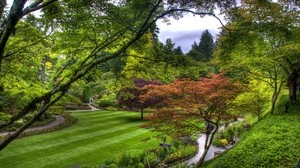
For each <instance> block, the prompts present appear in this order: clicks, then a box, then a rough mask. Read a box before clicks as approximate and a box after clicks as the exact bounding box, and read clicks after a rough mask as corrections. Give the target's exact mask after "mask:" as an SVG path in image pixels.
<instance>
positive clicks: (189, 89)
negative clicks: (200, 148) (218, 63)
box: [140, 74, 238, 166]
mask: <svg viewBox="0 0 300 168" xmlns="http://www.w3.org/2000/svg"><path fill="white" fill-rule="evenodd" d="M144 89H145V90H146V92H145V94H143V95H141V96H140V99H141V100H142V101H147V100H148V99H151V98H153V97H156V98H159V99H161V100H162V101H161V102H160V103H163V104H165V105H167V106H166V107H165V108H164V109H162V110H157V112H154V113H152V115H150V116H149V117H148V119H149V120H150V124H152V125H155V126H156V127H159V126H160V125H164V124H169V125H172V127H173V128H175V130H176V132H177V133H179V132H180V131H178V130H184V129H185V128H186V127H189V126H194V127H196V128H198V131H203V130H200V129H203V128H202V127H198V125H197V123H196V124H195V122H191V121H195V120H197V121H198V123H200V122H202V123H203V122H205V123H206V124H207V127H206V128H205V129H206V130H205V134H206V140H205V146H204V153H203V155H202V156H201V158H200V160H199V161H198V164H197V165H198V166H199V165H201V164H202V163H203V161H204V158H205V156H206V154H207V152H208V149H209V147H210V146H211V143H212V140H213V137H214V135H215V133H216V132H217V130H218V129H219V125H220V121H221V120H228V119H229V118H231V117H232V115H231V114H230V113H229V112H228V109H229V107H230V103H231V101H232V100H233V99H234V98H235V97H236V95H237V93H238V89H237V87H236V85H235V84H234V83H233V82H231V81H230V79H229V78H226V77H224V76H223V75H222V74H213V75H211V76H210V77H209V78H201V79H199V80H192V79H181V80H176V81H174V82H173V83H171V84H168V85H159V86H158V85H148V86H145V88H144Z"/></svg>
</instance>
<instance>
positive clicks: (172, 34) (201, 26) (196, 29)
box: [157, 14, 225, 53]
mask: <svg viewBox="0 0 300 168" xmlns="http://www.w3.org/2000/svg"><path fill="white" fill-rule="evenodd" d="M220 19H222V22H223V23H224V24H225V21H224V20H223V17H222V16H221V17H220ZM170 20H171V24H170V25H167V23H163V22H162V20H160V21H158V22H157V25H158V27H159V29H160V33H159V40H160V41H161V42H163V43H165V41H166V39H167V38H171V39H172V41H173V43H175V45H176V46H181V48H182V50H183V52H184V53H186V52H188V51H189V50H190V49H191V46H192V44H193V43H194V41H196V42H197V43H199V41H200V36H201V34H202V32H203V31H204V30H206V29H207V30H208V31H209V32H210V33H211V34H212V35H213V36H214V38H215V37H216V35H217V34H218V33H219V32H220V27H222V25H221V24H220V22H219V21H218V20H217V19H216V18H214V17H212V16H205V17H204V18H201V17H200V16H193V15H192V14H187V15H186V16H184V17H183V18H181V19H179V20H174V19H170ZM214 40H215V39H214Z"/></svg>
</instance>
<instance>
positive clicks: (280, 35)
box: [215, 1, 299, 114]
mask: <svg viewBox="0 0 300 168" xmlns="http://www.w3.org/2000/svg"><path fill="white" fill-rule="evenodd" d="M298 12H299V11H286V10H285V8H284V6H283V5H281V4H279V3H275V2H271V1H243V5H242V6H241V7H240V8H236V9H234V10H232V11H231V12H229V14H230V15H229V16H228V18H229V19H230V20H231V22H230V23H229V24H228V26H227V28H229V29H230V30H231V31H230V32H224V33H221V35H220V37H219V39H218V47H217V51H216V52H215V56H216V57H217V59H216V60H217V62H218V63H219V65H220V66H221V70H222V71H227V72H228V74H231V76H235V77H237V78H240V80H244V82H248V81H247V80H248V79H250V78H255V79H257V80H259V81H261V82H264V83H266V84H268V85H269V86H270V87H271V88H272V89H273V93H272V95H271V97H272V99H271V110H270V113H271V114H273V113H274V107H275V104H276V102H277V99H278V95H279V94H280V92H281V89H282V87H283V86H284V84H285V83H286V82H287V81H288V80H289V76H291V74H292V72H293V70H292V68H291V67H290V65H289V64H288V63H287V62H286V61H287V60H289V58H288V57H286V56H285V59H282V57H280V54H278V53H280V50H281V47H283V46H284V45H286V44H288V43H294V42H295V41H294V42H292V40H291V39H293V37H292V34H293V32H294V31H295V30H296V29H297V27H296V26H295V24H296V23H297V22H298V17H297V15H298V14H297V13H298ZM296 43H298V42H296ZM287 69H289V70H287ZM294 72H295V71H294ZM293 76H297V75H293ZM290 79H292V78H290ZM293 79H295V78H294V77H293ZM291 83H293V82H291Z"/></svg>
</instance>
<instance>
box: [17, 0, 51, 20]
mask: <svg viewBox="0 0 300 168" xmlns="http://www.w3.org/2000/svg"><path fill="white" fill-rule="evenodd" d="M43 1H44V0H36V1H34V2H33V3H31V4H30V5H29V6H28V7H26V8H25V9H24V10H23V12H22V13H23V16H25V15H27V14H29V13H31V12H34V11H37V10H40V9H42V8H44V7H46V6H48V5H50V4H52V3H54V2H56V1H57V0H48V1H46V2H44V3H42V2H43ZM23 16H22V17H23Z"/></svg>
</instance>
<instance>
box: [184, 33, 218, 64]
mask: <svg viewBox="0 0 300 168" xmlns="http://www.w3.org/2000/svg"><path fill="white" fill-rule="evenodd" d="M214 46H215V44H214V40H213V36H212V35H211V34H210V32H209V31H208V30H205V31H203V32H202V34H201V36H200V42H199V44H197V43H196V42H194V44H193V45H192V49H191V50H190V51H189V52H188V54H187V55H188V56H190V57H192V58H193V59H195V60H197V61H203V62H208V61H210V60H211V59H212V54H213V50H214Z"/></svg>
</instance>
